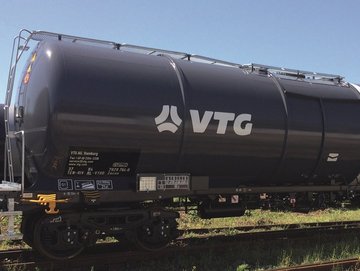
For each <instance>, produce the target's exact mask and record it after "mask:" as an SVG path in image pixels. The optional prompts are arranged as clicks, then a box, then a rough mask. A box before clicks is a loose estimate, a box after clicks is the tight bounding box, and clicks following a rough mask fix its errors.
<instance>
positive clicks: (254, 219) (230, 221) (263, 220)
mask: <svg viewBox="0 0 360 271" xmlns="http://www.w3.org/2000/svg"><path fill="white" fill-rule="evenodd" d="M349 220H360V209H359V210H344V209H325V210H320V211H314V212H309V213H306V214H304V213H293V212H272V211H263V210H251V211H249V210H248V211H247V212H246V213H245V215H244V216H242V217H230V218H213V219H201V218H199V217H198V216H197V215H196V214H195V212H190V213H188V214H184V213H181V215H180V219H179V220H178V222H179V228H180V229H189V228H218V227H237V226H253V225H272V224H294V223H295V224H301V223H311V222H330V221H349Z"/></svg>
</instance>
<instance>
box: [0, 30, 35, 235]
mask: <svg viewBox="0 0 360 271" xmlns="http://www.w3.org/2000/svg"><path fill="white" fill-rule="evenodd" d="M26 36H28V37H26ZM30 37H31V32H30V31H28V30H21V31H20V33H19V35H18V36H16V37H15V38H14V40H13V49H12V53H11V61H10V68H9V76H8V82H7V88H6V96H5V105H4V121H5V123H4V124H5V136H6V137H5V150H4V180H2V182H1V183H0V204H1V207H0V222H1V225H2V226H1V228H0V230H1V231H0V241H4V240H20V239H22V234H21V233H19V232H18V231H16V230H15V229H16V225H15V223H16V218H17V217H19V216H21V215H22V211H16V210H15V204H16V200H17V199H20V196H21V195H22V194H23V192H24V191H23V189H24V177H25V176H24V160H25V159H24V158H25V135H24V132H23V131H20V132H14V131H12V130H14V129H12V127H11V124H10V114H11V113H12V112H11V107H10V106H11V100H12V96H13V89H14V82H15V79H16V69H17V64H18V62H19V60H20V58H21V56H22V55H23V53H24V52H25V51H26V50H27V49H28V48H29V47H28V46H27V45H28V43H29V41H30ZM19 135H21V140H22V158H21V159H22V176H21V183H18V182H15V179H14V166H13V161H14V160H13V155H12V149H11V144H12V140H14V139H15V138H16V137H19Z"/></svg>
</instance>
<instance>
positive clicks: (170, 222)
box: [135, 218, 177, 251]
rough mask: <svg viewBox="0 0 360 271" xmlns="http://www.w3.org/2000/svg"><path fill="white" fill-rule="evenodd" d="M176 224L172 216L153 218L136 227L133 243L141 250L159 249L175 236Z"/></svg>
mask: <svg viewBox="0 0 360 271" xmlns="http://www.w3.org/2000/svg"><path fill="white" fill-rule="evenodd" d="M176 226H177V223H176V220H175V219H173V218H153V219H151V220H150V221H148V222H147V223H145V224H143V225H142V226H140V227H138V228H137V229H136V232H135V244H136V246H137V247H139V248H140V249H143V250H148V251H157V250H161V249H163V248H165V247H166V246H167V245H168V244H169V243H170V242H171V241H172V240H173V239H175V238H176V237H177V230H176Z"/></svg>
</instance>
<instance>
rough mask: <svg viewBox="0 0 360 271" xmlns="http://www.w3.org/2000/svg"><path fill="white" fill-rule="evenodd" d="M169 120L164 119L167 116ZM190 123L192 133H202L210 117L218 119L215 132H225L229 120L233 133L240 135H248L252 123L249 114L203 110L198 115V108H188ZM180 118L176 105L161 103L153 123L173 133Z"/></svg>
mask: <svg viewBox="0 0 360 271" xmlns="http://www.w3.org/2000/svg"><path fill="white" fill-rule="evenodd" d="M169 116H170V119H171V122H170V121H168V122H166V120H167V119H168V118H169ZM190 117H191V124H192V128H193V132H194V133H199V134H202V133H204V132H205V131H206V129H207V127H208V126H209V123H210V121H211V120H212V119H214V120H217V121H218V127H217V130H216V133H217V134H225V133H226V129H227V127H228V123H229V122H233V129H234V132H235V134H237V135H240V136H246V135H250V134H251V131H252V126H253V124H252V123H251V114H240V115H238V116H236V115H235V114H234V113H228V112H214V111H205V112H204V114H203V116H202V117H200V113H199V111H198V110H194V109H191V110H190ZM181 122H182V120H181V119H180V117H179V115H178V112H177V107H176V106H173V105H163V108H162V111H161V113H160V115H159V116H157V117H156V118H155V124H156V125H157V128H158V130H159V132H163V131H170V132H172V133H175V132H176V131H177V130H178V127H179V126H180V124H181Z"/></svg>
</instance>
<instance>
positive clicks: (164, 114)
mask: <svg viewBox="0 0 360 271" xmlns="http://www.w3.org/2000/svg"><path fill="white" fill-rule="evenodd" d="M169 115H170V118H171V121H172V122H165V121H166V120H167V119H168V118H169ZM181 122H182V120H181V119H180V117H179V115H178V112H177V107H176V106H174V105H163V108H162V111H161V113H160V115H159V116H157V117H156V118H155V124H156V125H157V128H158V130H159V132H160V133H161V132H163V131H170V132H172V133H175V132H176V131H177V129H178V127H179V126H180V124H181Z"/></svg>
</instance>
